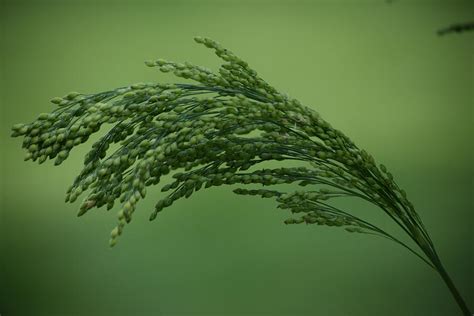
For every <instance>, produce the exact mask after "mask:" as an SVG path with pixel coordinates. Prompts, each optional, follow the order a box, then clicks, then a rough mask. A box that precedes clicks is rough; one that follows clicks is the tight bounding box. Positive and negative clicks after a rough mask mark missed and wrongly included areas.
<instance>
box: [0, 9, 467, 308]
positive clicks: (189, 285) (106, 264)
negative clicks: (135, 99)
mask: <svg viewBox="0 0 474 316" xmlns="http://www.w3.org/2000/svg"><path fill="white" fill-rule="evenodd" d="M473 13H474V1H454V0H451V1H447V0H446V1H408V0H407V1H402V0H399V1H392V2H386V1H383V0H380V1H324V2H323V1H286V2H285V1H256V0H254V1H187V2H184V1H169V2H163V1H148V2H146V1H129V2H126V1H121V2H120V1H119V2H112V1H69V2H66V1H22V0H20V1H6V2H5V1H2V5H1V8H0V21H1V32H2V34H1V47H0V48H1V51H0V56H1V61H0V66H1V85H0V92H1V101H0V102H1V126H0V127H1V147H0V148H1V178H0V179H1V190H0V192H1V228H0V229H1V230H0V240H1V247H2V249H1V253H0V264H1V266H0V269H1V270H0V294H1V296H0V314H1V315H2V316H3V315H12V316H13V315H331V316H332V315H334V316H336V315H388V316H389V315H397V316H399V315H417V316H418V315H422V316H424V315H432V316H435V315H460V313H459V311H458V307H457V306H456V305H455V303H454V300H453V299H452V297H451V296H450V293H449V292H448V290H447V288H446V287H445V285H444V284H443V283H442V281H441V279H440V278H439V276H438V275H436V274H435V272H434V271H432V270H431V269H430V268H429V267H427V266H426V265H425V264H424V263H423V262H421V261H420V260H419V259H418V258H416V257H415V256H413V255H411V254H410V253H408V252H407V251H406V250H404V249H402V248H401V247H399V246H397V245H395V244H391V243H389V242H388V241H385V240H382V239H380V238H375V237H370V236H363V235H354V234H348V233H345V232H343V231H342V230H337V229H331V228H324V227H317V226H306V225H296V226H286V225H284V224H283V220H284V219H285V218H287V215H288V214H286V213H285V212H284V211H281V210H277V209H276V208H275V203H274V202H273V201H269V200H262V199H252V198H250V197H242V196H236V195H234V194H233V193H232V192H231V190H230V188H229V187H219V188H213V189H209V190H206V191H204V192H199V193H198V194H196V195H195V196H194V197H193V198H191V199H189V200H183V201H180V202H178V203H177V204H175V205H174V206H173V207H171V208H170V209H168V210H167V211H166V212H163V213H162V214H160V217H159V218H158V220H156V221H154V222H152V223H150V222H148V220H147V218H148V215H149V213H150V212H151V210H152V209H153V205H154V203H155V202H156V201H157V200H158V199H159V194H160V192H159V190H156V191H153V192H154V194H149V195H148V197H147V199H146V200H145V201H144V202H142V203H141V206H140V207H139V209H138V211H137V216H136V217H135V220H134V221H133V222H132V223H131V225H128V227H127V229H126V231H125V234H124V236H123V237H122V238H121V239H120V242H119V244H118V245H117V247H115V248H113V249H109V247H108V236H109V231H110V230H111V229H112V228H113V227H114V225H115V223H116V215H115V213H116V211H117V210H114V211H111V212H109V213H107V212H105V211H103V210H98V211H96V212H91V213H90V214H88V215H87V216H84V217H81V218H77V217H76V212H77V208H78V203H76V204H73V205H71V204H65V203H64V201H63V199H64V196H65V190H66V188H67V187H68V185H69V184H70V183H71V182H72V180H73V178H74V176H75V175H76V174H77V173H78V172H79V170H80V169H81V166H82V157H83V154H84V153H85V152H86V150H87V148H88V146H90V143H89V144H87V145H82V146H81V147H80V148H79V149H78V150H76V151H75V153H74V154H73V155H72V156H71V157H70V159H68V160H67V161H66V162H65V163H64V164H63V165H62V166H61V167H54V166H53V165H52V162H47V163H45V164H43V165H41V166H38V165H36V164H33V163H31V162H28V163H26V162H23V155H24V153H23V151H22V150H21V140H19V139H11V138H9V134H10V126H11V125H12V124H14V123H18V122H29V121H31V120H33V119H34V118H36V116H37V114H39V113H40V112H46V111H49V110H51V109H52V105H51V104H50V103H49V102H48V100H49V99H51V97H54V96H58V95H64V94H65V93H67V92H69V91H79V92H85V93H90V92H99V91H103V90H106V89H110V88H115V87H118V86H123V85H128V84H130V83H135V82H141V81H171V82H172V81H174V78H173V77H172V76H171V75H163V74H160V73H158V72H157V71H156V70H155V69H150V68H147V67H145V66H144V64H143V61H144V60H147V59H154V58H158V57H163V58H168V59H174V60H177V61H184V60H188V61H191V62H194V63H197V64H202V65H205V66H208V67H211V68H213V69H216V67H217V66H218V65H219V64H218V63H219V60H218V59H217V57H216V56H214V55H213V53H212V52H211V51H209V50H206V49H205V48H203V47H202V46H198V45H196V44H195V43H194V42H193V40H192V38H193V36H195V35H203V36H209V37H212V38H213V39H216V40H217V41H220V42H221V43H222V44H224V45H225V46H227V47H228V48H230V49H231V50H233V51H234V52H236V53H237V54H238V55H240V56H241V57H242V58H243V59H244V60H246V61H248V62H249V63H250V65H251V66H252V67H254V68H255V69H256V70H257V71H258V72H259V74H260V75H262V76H263V77H264V78H266V79H267V81H268V82H270V83H271V84H273V85H274V86H276V87H277V88H278V89H281V90H283V91H286V92H288V93H289V94H290V95H292V96H294V97H296V98H298V99H299V100H301V101H302V102H303V103H305V104H307V105H309V106H311V107H312V108H314V109H316V110H317V111H319V112H320V113H321V114H322V115H323V117H325V118H326V119H327V120H328V121H329V122H331V123H332V124H333V126H335V127H337V128H340V129H342V130H343V131H344V132H346V134H347V135H349V136H350V137H351V138H352V139H353V140H354V141H355V142H356V143H357V144H358V145H359V146H360V147H363V148H365V149H367V150H368V151H369V152H371V153H372V154H373V155H374V156H375V157H376V158H377V159H378V161H380V162H383V163H385V164H386V165H387V166H388V167H389V169H391V171H392V172H393V173H394V174H395V175H396V178H397V179H398V182H399V184H400V185H401V186H402V187H404V188H405V189H406V191H407V192H408V194H409V196H410V197H411V199H412V201H413V202H414V204H415V206H416V207H417V209H418V212H419V213H420V214H421V216H422V218H423V219H424V221H425V224H426V226H427V227H428V230H429V231H430V232H431V235H432V237H433V240H434V242H435V244H436V245H437V247H438V250H439V253H440V255H441V257H442V258H443V259H444V262H445V266H446V268H447V269H448V271H450V273H451V276H452V278H453V279H454V281H455V283H456V284H457V285H458V287H459V289H460V291H461V292H462V293H463V294H464V296H465V298H466V300H467V301H468V304H469V305H470V306H471V308H474V295H473V294H474V288H473V283H474V277H473V270H472V266H473V252H474V251H473V243H474V237H473V236H474V234H473V228H472V222H473V215H472V214H473V193H474V192H473V176H474V172H473V171H474V168H473V141H472V139H473V135H474V133H473V112H472V110H473V91H474V89H473V88H474V84H473V82H474V81H473V79H474V77H473V71H474V59H473V53H474V33H472V34H463V35H458V34H454V35H450V36H446V37H438V36H437V35H436V33H435V32H436V30H437V29H439V28H441V27H444V26H447V25H449V24H451V23H453V22H462V21H465V20H469V19H472V18H473V16H472V14H473ZM153 195H155V196H153ZM344 203H345V204H344V205H343V206H344V207H346V208H347V209H350V210H352V211H354V212H356V213H363V214H365V215H367V217H368V218H373V219H374V220H375V221H376V222H378V223H380V225H382V226H383V227H386V228H389V227H391V228H393V225H390V222H389V221H387V220H386V219H385V218H384V217H383V216H380V211H379V210H377V209H374V208H370V207H369V208H367V206H366V205H364V204H362V203H359V202H357V201H349V200H347V201H346V202H344ZM394 231H397V230H396V229H395V230H394Z"/></svg>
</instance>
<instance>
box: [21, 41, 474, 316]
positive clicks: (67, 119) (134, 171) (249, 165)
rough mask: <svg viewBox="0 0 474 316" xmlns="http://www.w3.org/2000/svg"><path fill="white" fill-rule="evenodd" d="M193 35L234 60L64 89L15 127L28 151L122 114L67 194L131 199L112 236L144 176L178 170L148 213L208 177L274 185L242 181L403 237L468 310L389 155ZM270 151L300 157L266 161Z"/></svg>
mask: <svg viewBox="0 0 474 316" xmlns="http://www.w3.org/2000/svg"><path fill="white" fill-rule="evenodd" d="M195 40H196V42H198V43H200V44H204V45H205V46H207V47H208V48H211V49H213V50H214V51H215V53H216V54H217V56H219V57H220V58H221V59H222V60H223V61H224V63H223V65H222V66H221V68H220V69H219V73H213V72H212V71H210V70H208V69H206V68H203V67H200V66H195V65H193V64H190V63H183V64H181V63H175V62H170V61H165V60H161V59H159V60H157V61H147V62H146V65H147V66H150V67H157V68H158V69H159V70H161V71H162V72H172V73H174V74H175V75H176V76H178V77H181V78H185V79H192V80H194V81H196V82H197V84H182V83H177V84H158V83H138V84H134V85H131V86H128V87H122V88H118V89H114V90H110V91H106V92H102V93H97V94H79V93H76V92H72V93H69V94H68V95H66V96H65V97H62V98H59V97H58V98H54V99H52V100H51V101H52V103H54V104H56V105H58V107H57V108H56V109H55V110H53V111H52V112H51V113H42V114H40V115H39V117H38V119H37V120H35V121H34V122H32V123H30V124H17V125H15V126H14V127H13V136H24V139H23V147H24V148H26V150H27V154H26V158H25V160H33V161H38V162H39V163H43V162H44V161H46V160H47V159H48V158H49V159H55V164H56V165H59V164H61V163H62V162H63V161H64V160H65V159H67V157H68V155H69V153H70V151H71V150H72V149H73V148H74V147H75V146H77V145H79V144H81V143H84V142H86V141H87V140H88V138H89V136H90V135H92V134H93V133H96V132H98V131H99V129H100V128H101V126H104V125H106V126H110V125H111V124H112V125H113V127H112V128H111V129H110V130H109V131H108V132H107V133H105V134H104V135H103V136H102V137H101V138H100V139H99V140H98V141H97V142H96V143H94V144H93V145H92V150H90V151H89V152H88V153H87V155H86V157H85V161H84V168H83V170H82V171H81V173H80V174H79V175H78V176H77V178H76V179H75V181H74V183H73V184H72V186H71V187H70V188H69V189H68V191H67V197H66V201H68V202H71V203H72V202H74V201H76V199H77V198H78V197H79V196H80V195H81V194H82V193H84V192H86V191H88V194H87V197H86V198H85V199H84V201H83V202H82V205H81V207H80V211H79V214H78V215H79V216H81V215H83V214H85V213H86V212H87V211H88V210H90V209H91V208H94V207H103V206H106V208H107V209H112V208H113V207H114V204H115V203H116V202H117V201H120V202H121V209H120V211H119V213H118V224H117V227H115V228H114V229H113V230H112V233H111V239H110V245H111V246H114V245H115V244H116V242H117V237H118V236H120V235H121V234H122V233H123V229H124V227H125V225H126V224H127V223H129V222H130V221H131V219H132V218H133V213H134V212H135V210H136V209H137V203H138V201H139V200H141V199H143V198H145V195H146V188H147V187H148V186H152V185H157V184H158V183H160V180H161V179H162V177H163V176H164V175H167V174H169V173H170V172H171V173H173V175H172V176H173V178H174V180H173V181H172V182H170V183H168V184H166V185H164V186H163V187H162V191H164V192H169V194H168V195H167V196H166V197H165V198H164V199H161V200H159V201H158V203H157V204H156V207H155V210H154V211H153V212H152V214H151V216H150V220H153V219H155V218H156V216H157V214H158V213H159V212H161V211H162V210H163V209H164V208H166V207H169V206H171V205H172V204H173V203H174V202H175V201H177V200H179V199H180V198H182V197H185V198H189V197H190V196H191V195H192V194H193V193H194V192H196V191H198V190H200V189H201V188H208V187H212V186H220V185H231V184H245V185H247V184H261V185H263V186H270V185H273V188H272V189H249V188H238V189H235V190H234V192H235V193H237V194H241V195H258V196H261V197H263V198H275V199H276V201H277V203H278V207H279V208H282V209H288V210H290V211H291V212H292V213H293V214H295V215H294V217H292V218H289V219H287V220H286V221H285V223H286V224H300V223H306V224H317V225H327V226H335V227H343V228H345V230H346V231H348V232H352V233H365V234H372V235H377V236H382V237H384V238H387V239H389V240H392V241H394V242H396V243H398V244H400V245H402V246H403V247H405V248H407V249H408V250H409V251H411V252H412V253H413V254H415V255H416V256H418V257H419V258H421V259H422V260H423V261H424V262H425V263H426V264H428V265H429V266H430V267H431V268H433V269H434V270H436V271H437V272H438V273H439V274H440V275H441V277H442V278H443V280H444V281H445V282H446V284H447V285H448V287H449V289H450V291H451V292H452V294H453V296H454V298H455V299H456V301H457V303H458V304H459V306H460V307H461V309H462V311H463V313H464V314H465V315H470V312H469V310H468V307H467V305H466V304H465V303H464V301H463V299H462V298H461V296H460V294H459V293H458V291H457V290H456V288H455V286H454V284H453V283H452V281H451V279H450V278H449V276H448V274H447V273H446V271H445V269H444V268H443V265H442V264H441V261H440V259H439V256H438V254H437V252H436V250H435V247H434V245H433V242H432V241H431V239H430V236H429V234H428V232H427V230H426V228H425V226H424V225H423V223H422V221H421V219H420V217H419V215H418V214H417V213H416V212H415V209H414V207H413V205H412V203H411V202H410V201H409V200H408V198H407V195H406V193H405V191H403V190H402V189H401V188H399V186H398V185H397V184H396V182H395V181H394V179H393V176H392V174H391V173H390V172H388V171H387V169H386V167H385V166H383V165H378V164H376V162H375V160H374V158H373V157H372V156H371V155H370V154H368V153H367V152H366V151H364V150H361V149H359V148H358V147H357V146H356V145H355V144H354V143H353V142H352V141H351V140H350V139H349V138H348V137H347V136H346V135H344V134H343V133H342V132H341V131H339V130H337V129H335V128H333V127H332V126H331V125H330V124H329V123H328V122H326V121H325V120H323V119H322V118H321V117H320V115H319V114H318V113H316V112H315V111H313V110H311V109H310V108H308V107H305V106H303V105H302V104H301V103H300V102H298V101H297V100H295V99H292V98H290V97H289V96H287V95H285V94H282V93H279V92H278V91H277V90H276V89H274V88H273V87H272V86H270V85H269V84H268V83H266V82H265V81H264V80H263V79H261V78H260V77H259V76H258V75H257V73H256V72H255V71H254V70H252V69H251V68H250V67H249V66H248V64H247V63H246V62H244V61H243V60H241V59H240V58H238V57H237V56H236V55H234V54H233V53H232V52H230V51H229V50H227V49H225V48H223V47H222V46H221V45H220V44H218V43H216V42H215V41H212V40H210V39H207V38H200V37H197V38H196V39H195ZM111 146H113V147H115V148H112V147H111ZM267 161H287V162H292V161H293V162H295V163H298V164H299V165H298V166H294V167H280V168H263V167H261V166H262V163H265V162H267ZM258 167H261V168H258ZM178 171H179V172H178ZM290 183H297V184H298V185H299V186H302V187H305V189H304V190H303V189H302V190H296V191H289V192H288V191H283V189H280V187H282V186H278V185H283V184H290ZM275 185H276V186H275ZM339 197H356V198H360V199H363V200H365V201H368V202H370V203H372V204H374V205H376V206H378V207H379V208H380V209H381V210H382V211H383V212H384V213H385V214H386V215H387V216H389V217H390V218H391V219H392V220H393V221H394V222H395V223H396V224H397V225H398V226H400V227H401V228H402V229H403V231H405V233H406V234H407V235H408V236H409V237H410V238H411V239H412V240H413V242H414V243H415V244H416V245H417V247H418V249H419V250H421V252H422V253H419V252H418V251H419V250H418V251H417V250H415V249H414V248H412V247H410V246H409V245H407V244H406V243H403V242H402V241H400V240H399V239H397V238H395V237H394V236H393V235H391V234H389V233H387V232H386V231H384V230H382V229H380V228H379V227H377V226H375V225H373V224H371V223H370V222H368V221H366V220H363V219H361V218H359V217H357V216H356V215H354V214H352V213H350V212H347V211H344V210H341V209H339V208H337V207H336V206H334V205H333V203H331V200H333V199H336V198H339Z"/></svg>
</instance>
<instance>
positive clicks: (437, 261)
mask: <svg viewBox="0 0 474 316" xmlns="http://www.w3.org/2000/svg"><path fill="white" fill-rule="evenodd" d="M433 264H434V265H435V266H436V269H437V271H438V273H439V274H440V276H441V278H442V279H443V281H444V283H446V285H447V287H448V289H449V291H450V292H451V294H452V295H453V297H454V299H455V300H456V303H457V304H458V306H459V308H460V309H461V310H462V313H463V315H464V316H472V315H473V314H472V313H471V311H470V310H469V307H467V304H466V302H465V301H464V299H463V298H462V296H461V294H460V293H459V291H458V289H457V288H456V286H455V285H454V282H453V280H451V277H450V276H449V275H448V273H447V272H446V270H445V269H444V267H443V265H442V264H441V261H440V259H439V258H438V257H436V258H435V259H434V261H433Z"/></svg>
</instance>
